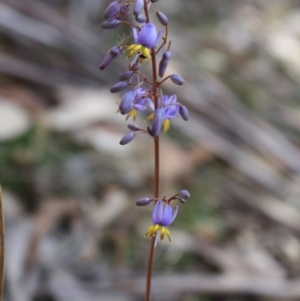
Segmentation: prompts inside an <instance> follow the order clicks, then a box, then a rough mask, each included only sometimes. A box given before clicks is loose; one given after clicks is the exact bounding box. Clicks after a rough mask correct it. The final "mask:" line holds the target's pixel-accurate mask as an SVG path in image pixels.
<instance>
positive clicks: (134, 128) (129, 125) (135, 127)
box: [127, 124, 141, 132]
mask: <svg viewBox="0 0 300 301" xmlns="http://www.w3.org/2000/svg"><path fill="white" fill-rule="evenodd" d="M127 127H128V128H129V129H130V130H131V131H133V132H137V131H140V130H141V129H140V128H139V127H138V126H137V125H135V124H128V125H127Z"/></svg>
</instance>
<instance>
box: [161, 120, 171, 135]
mask: <svg viewBox="0 0 300 301" xmlns="http://www.w3.org/2000/svg"><path fill="white" fill-rule="evenodd" d="M163 126H164V133H166V132H167V131H168V130H169V128H170V120H169V119H166V120H165V121H164V124H163Z"/></svg>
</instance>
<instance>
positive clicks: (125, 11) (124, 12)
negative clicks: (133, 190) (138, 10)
mask: <svg viewBox="0 0 300 301" xmlns="http://www.w3.org/2000/svg"><path fill="white" fill-rule="evenodd" d="M129 9H130V6H129V5H128V4H124V5H122V6H121V10H120V13H119V14H118V16H117V18H118V19H122V18H124V17H125V16H126V15H127V14H128V12H129Z"/></svg>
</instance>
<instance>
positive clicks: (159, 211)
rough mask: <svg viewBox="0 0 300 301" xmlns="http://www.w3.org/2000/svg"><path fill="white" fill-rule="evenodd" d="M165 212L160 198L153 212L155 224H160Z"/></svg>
mask: <svg viewBox="0 0 300 301" xmlns="http://www.w3.org/2000/svg"><path fill="white" fill-rule="evenodd" d="M163 213H164V207H163V203H162V201H161V200H158V201H157V202H156V204H155V206H154V209H153V212H152V222H153V224H160V222H161V220H162V218H163Z"/></svg>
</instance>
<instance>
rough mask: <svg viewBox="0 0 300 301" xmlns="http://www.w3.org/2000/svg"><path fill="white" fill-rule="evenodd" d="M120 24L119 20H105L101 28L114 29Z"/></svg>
mask: <svg viewBox="0 0 300 301" xmlns="http://www.w3.org/2000/svg"><path fill="white" fill-rule="evenodd" d="M120 24H121V21H119V20H107V21H104V22H103V23H102V24H101V28H103V29H114V28H117V27H118V26H119V25H120Z"/></svg>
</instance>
